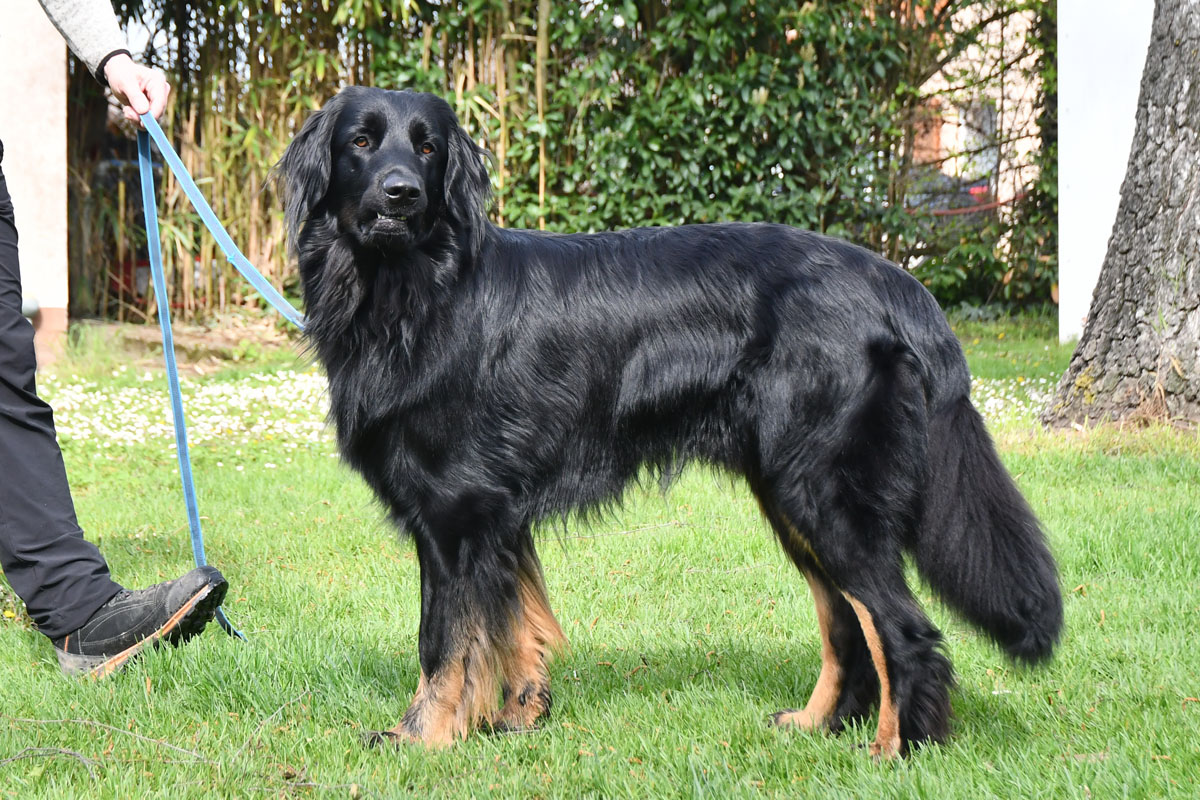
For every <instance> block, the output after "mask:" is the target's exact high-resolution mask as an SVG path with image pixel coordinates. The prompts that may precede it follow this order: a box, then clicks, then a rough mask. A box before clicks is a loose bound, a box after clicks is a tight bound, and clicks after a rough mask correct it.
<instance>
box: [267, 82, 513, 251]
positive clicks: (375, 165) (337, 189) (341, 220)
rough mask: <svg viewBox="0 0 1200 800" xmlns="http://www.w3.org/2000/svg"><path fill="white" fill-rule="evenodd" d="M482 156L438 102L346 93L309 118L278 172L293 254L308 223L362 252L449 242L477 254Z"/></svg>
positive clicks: (484, 186)
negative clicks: (321, 223) (323, 222)
mask: <svg viewBox="0 0 1200 800" xmlns="http://www.w3.org/2000/svg"><path fill="white" fill-rule="evenodd" d="M484 156H485V152H484V151H483V150H482V149H481V148H479V147H478V146H477V145H476V144H475V143H474V142H473V141H471V138H470V137H469V136H468V135H467V133H466V131H464V130H463V129H462V127H461V126H460V125H459V124H458V119H457V117H455V115H454V111H453V110H452V109H451V108H450V106H449V105H448V104H447V103H446V102H445V101H444V100H442V99H441V98H440V97H437V96H435V95H432V94H424V93H419V92H409V91H388V90H384V89H373V88H367V87H362V86H349V87H346V88H345V89H342V90H341V91H340V92H339V93H338V94H337V95H336V96H335V97H334V98H333V99H332V100H330V101H329V102H328V103H326V104H325V105H324V107H322V108H321V109H320V110H319V111H317V112H315V113H314V114H312V116H310V117H309V118H308V120H307V121H306V122H305V123H304V126H303V127H302V128H301V129H300V132H299V133H298V134H296V137H295V138H294V139H293V140H292V143H291V144H290V145H288V148H287V150H286V151H285V152H284V154H283V158H281V159H280V160H279V163H278V164H277V165H276V167H275V170H276V174H277V176H278V177H279V178H280V179H281V180H282V182H283V184H284V188H285V192H286V196H287V205H286V217H287V226H288V234H289V239H290V241H291V243H292V246H293V247H296V246H297V245H298V242H299V237H298V235H297V234H298V233H299V232H300V231H301V230H302V229H303V228H304V227H305V226H307V225H308V224H309V223H310V222H311V221H314V220H317V219H319V218H327V219H328V220H329V221H330V222H333V223H334V224H335V225H336V229H337V233H338V234H339V235H340V236H344V237H348V239H349V241H350V242H351V243H352V244H353V245H355V246H356V247H357V248H361V249H363V250H374V251H379V252H383V253H385V254H399V253H403V252H405V251H408V250H411V249H413V248H420V247H422V246H423V245H425V244H426V243H429V242H431V241H433V240H440V239H444V238H446V237H447V235H452V236H454V237H455V240H456V242H457V243H458V245H459V246H460V247H464V248H469V249H470V250H471V251H474V250H475V249H477V248H478V246H479V242H480V241H481V239H482V236H483V231H484V228H485V225H486V216H485V213H486V205H487V200H488V196H489V194H490V190H491V185H490V183H489V181H488V175H487V169H486V168H485V166H484ZM436 243H437V244H439V245H441V244H444V242H441V241H437V242H436Z"/></svg>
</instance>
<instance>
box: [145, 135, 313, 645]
mask: <svg viewBox="0 0 1200 800" xmlns="http://www.w3.org/2000/svg"><path fill="white" fill-rule="evenodd" d="M142 124H143V125H144V126H145V130H141V131H138V169H139V171H140V173H141V177H142V207H143V209H144V211H145V217H146V247H147V249H148V250H149V255H150V272H151V274H152V275H153V278H154V297H155V300H156V301H157V303H158V324H159V326H160V327H161V328H162V340H163V357H164V358H165V359H166V362H167V381H168V383H169V384H170V387H171V411H172V413H173V414H174V417H175V419H174V422H175V455H176V457H177V458H178V459H179V477H180V479H181V480H182V482H183V497H184V503H185V504H186V505H187V516H188V528H189V529H190V531H191V537H192V555H193V556H194V557H195V559H196V566H198V567H201V566H204V565H205V564H206V563H208V562H207V561H206V560H205V558H204V534H203V533H202V532H201V530H200V508H199V504H198V503H197V502H196V484H195V482H194V481H193V480H192V460H191V458H190V456H189V455H188V443H187V425H186V424H185V423H184V419H183V394H182V392H181V391H180V389H179V369H178V367H177V366H176V363H175V341H174V337H173V336H172V335H171V308H170V302H169V301H168V298H167V279H166V275H165V274H164V272H163V264H162V243H161V242H160V240H159V232H158V204H157V203H156V202H155V199H154V168H153V165H152V163H151V160H150V139H151V138H153V139H154V143H155V144H156V145H157V146H158V151H159V152H160V153H161V154H162V156H163V158H164V159H166V162H167V164H168V165H170V167H171V170H172V171H173V172H174V173H175V179H176V180H178V181H179V185H180V187H182V188H183V192H184V194H186V195H187V198H188V200H190V201H191V203H192V206H193V207H195V209H196V212H197V213H198V214H199V215H200V219H201V220H203V222H204V224H205V226H206V227H207V228H208V230H209V231H210V232H211V233H212V235H213V238H214V239H216V241H217V244H218V245H220V247H221V250H222V251H223V252H224V253H225V256H226V257H227V258H228V259H229V261H230V263H232V264H233V266H234V267H235V268H237V271H238V272H240V273H241V274H242V275H243V276H244V277H245V278H246V280H248V281H249V282H250V284H251V285H252V286H253V287H254V288H255V289H257V290H258V292H259V294H261V295H262V296H263V298H264V299H265V300H266V301H267V302H268V303H270V304H271V306H272V307H273V308H274V309H275V310H276V311H278V312H279V313H281V314H283V315H284V316H285V317H287V318H288V319H289V320H290V321H291V322H293V323H294V324H295V325H297V326H298V327H300V328H301V329H303V328H304V317H303V316H302V315H301V314H300V312H299V311H297V310H296V309H295V308H294V307H293V306H292V304H291V303H289V302H288V301H287V300H285V299H284V297H283V295H281V294H280V293H279V292H277V291H276V290H275V287H274V286H272V285H271V284H270V282H269V281H267V279H266V278H264V277H263V276H262V273H260V272H259V271H258V270H257V269H255V268H254V265H253V264H251V263H250V261H249V260H248V259H247V258H246V257H245V256H244V255H242V251H241V250H238V248H237V245H235V244H234V243H233V240H232V239H231V238H229V234H228V233H226V231H225V228H224V227H223V226H222V225H221V223H220V221H219V220H217V215H216V214H214V213H213V210H212V208H210V207H209V205H208V202H207V201H205V199H204V196H203V195H202V194H200V189H199V188H197V186H196V182H195V181H193V180H192V176H191V175H190V174H188V171H187V168H186V167H184V166H183V162H182V161H180V160H179V156H178V155H177V154H176V153H175V148H173V147H172V146H171V143H170V141H168V139H167V137H166V136H165V135H164V134H163V132H162V128H160V127H159V126H158V122H157V121H156V120H155V119H154V117H152V116H151V115H150V114H142ZM216 616H217V622H219V623H220V625H221V627H222V628H223V629H224V630H225V632H226V633H228V634H230V635H231V636H237V637H238V638H239V639H245V638H246V637H245V635H243V634H242V632H241V631H239V630H238V629H237V628H235V627H233V625H232V624H231V623H230V622H229V620H228V619H227V618H226V617H225V612H224V610H223V609H220V608H218V609H217V615H216Z"/></svg>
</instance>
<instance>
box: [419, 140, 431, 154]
mask: <svg viewBox="0 0 1200 800" xmlns="http://www.w3.org/2000/svg"><path fill="white" fill-rule="evenodd" d="M421 153H422V154H424V155H427V156H428V155H433V143H432V142H426V143H425V144H423V145H421Z"/></svg>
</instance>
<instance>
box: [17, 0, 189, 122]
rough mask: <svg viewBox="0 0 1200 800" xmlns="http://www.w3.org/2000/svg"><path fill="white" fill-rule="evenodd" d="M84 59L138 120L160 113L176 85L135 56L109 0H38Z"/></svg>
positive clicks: (127, 116) (69, 44)
mask: <svg viewBox="0 0 1200 800" xmlns="http://www.w3.org/2000/svg"><path fill="white" fill-rule="evenodd" d="M38 2H40V3H41V4H42V9H43V10H44V11H45V12H46V16H47V17H49V18H50V21H51V22H53V23H54V27H56V28H58V32H59V33H61V34H62V35H63V38H64V39H66V40H67V46H68V47H70V48H71V52H72V53H74V54H75V55H76V56H77V57H78V58H79V60H80V61H82V62H83V63H84V64H86V65H87V68H88V71H89V72H91V73H92V74H93V75H95V76H96V80H98V81H100V83H102V84H104V85H105V86H107V87H108V88H109V89H111V90H112V93H113V95H114V96H115V97H116V98H117V100H118V101H119V102H120V103H121V107H122V109H121V110H122V111H123V112H124V113H125V118H126V119H128V120H130V121H132V122H137V121H138V115H139V114H144V113H146V112H147V111H150V112H151V113H153V114H154V116H155V118H158V117H160V116H162V112H163V110H164V109H165V108H166V107H167V95H168V94H170V91H171V88H170V86H168V85H167V79H166V78H165V77H164V76H163V74H162V73H161V72H159V71H158V70H153V69H150V68H149V67H145V66H142V65H141V64H138V63H137V62H135V61H134V60H133V57H132V56H131V55H130V53H129V50H128V47H127V45H126V42H125V34H123V33H122V32H121V26H120V24H118V22H117V17H116V15H115V14H113V9H112V5H111V4H110V3H109V2H108V0H38Z"/></svg>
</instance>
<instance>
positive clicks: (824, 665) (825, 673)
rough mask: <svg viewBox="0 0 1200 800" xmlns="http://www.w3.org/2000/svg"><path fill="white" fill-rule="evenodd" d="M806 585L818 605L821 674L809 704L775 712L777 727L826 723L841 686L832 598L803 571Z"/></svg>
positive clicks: (804, 727) (818, 726) (802, 727)
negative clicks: (834, 644) (795, 708)
mask: <svg viewBox="0 0 1200 800" xmlns="http://www.w3.org/2000/svg"><path fill="white" fill-rule="evenodd" d="M804 578H805V580H807V581H808V588H809V589H810V590H811V591H812V596H813V602H814V603H815V604H816V607H817V625H818V627H819V628H820V629H821V674H820V675H818V676H817V684H816V686H814V687H813V691H812V696H811V697H809V698H808V705H806V706H805V707H804V709H803V710H801V711H784V712H780V713H779V714H776V715H775V724H776V725H778V726H780V727H786V726H794V727H797V728H801V729H803V730H809V731H811V730H816V729H817V728H821V727H824V726H825V725H827V724H829V720H831V719H832V718H833V712H834V710H835V709H836V708H837V700H838V695H839V694H840V693H841V690H842V665H841V664H840V663H839V662H838V660H837V653H836V652H834V649H833V641H832V640H831V638H830V636H831V632H832V630H833V598H832V597H831V596H830V594H829V590H828V589H826V588H825V585H824V584H823V583H821V581H820V580H819V579H818V578H814V577H813V576H812V575H810V574H809V573H808V572H805V573H804Z"/></svg>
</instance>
